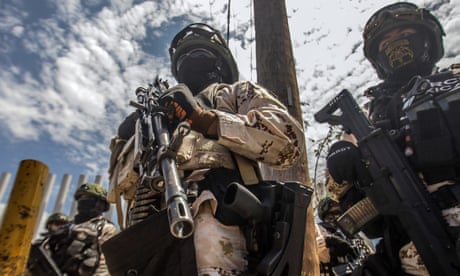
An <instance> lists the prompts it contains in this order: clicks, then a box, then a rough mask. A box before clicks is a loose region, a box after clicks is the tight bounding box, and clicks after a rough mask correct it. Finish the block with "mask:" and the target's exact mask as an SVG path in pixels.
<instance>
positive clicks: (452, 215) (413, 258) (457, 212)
mask: <svg viewBox="0 0 460 276" xmlns="http://www.w3.org/2000/svg"><path fill="white" fill-rule="evenodd" d="M442 214H443V216H444V219H445V220H446V221H447V223H448V224H449V226H460V205H457V206H455V207H453V208H449V209H445V210H443V211H442ZM399 258H400V260H401V267H402V269H403V271H404V272H406V273H408V274H410V275H417V276H418V275H420V276H429V275H430V274H429V273H428V270H427V269H426V267H425V265H424V263H423V261H422V257H421V256H420V254H419V253H418V252H417V249H416V248H415V245H414V243H413V242H410V243H408V244H406V245H404V246H403V247H402V248H401V249H400V250H399Z"/></svg>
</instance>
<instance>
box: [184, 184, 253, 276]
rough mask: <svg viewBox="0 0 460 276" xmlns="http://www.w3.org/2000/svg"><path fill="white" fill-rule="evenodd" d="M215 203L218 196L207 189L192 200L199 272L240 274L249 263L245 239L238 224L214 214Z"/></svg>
mask: <svg viewBox="0 0 460 276" xmlns="http://www.w3.org/2000/svg"><path fill="white" fill-rule="evenodd" d="M216 207H217V200H216V199H215V198H214V196H213V195H212V193H211V192H209V191H206V190H205V191H203V192H202V193H201V195H200V196H199V197H198V199H197V200H195V202H194V203H193V207H192V209H193V210H194V214H193V216H194V221H195V235H194V242H195V252H196V264H197V270H198V275H207V276H218V275H225V276H232V275H239V274H241V273H242V272H243V271H244V270H246V268H247V265H248V262H247V261H246V259H245V257H246V255H247V253H248V252H247V250H246V240H245V238H244V235H243V233H242V231H241V230H240V229H239V227H238V226H228V225H224V224H222V223H220V222H219V221H218V220H217V219H215V218H214V214H215V211H216Z"/></svg>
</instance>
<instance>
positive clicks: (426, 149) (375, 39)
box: [327, 2, 460, 275]
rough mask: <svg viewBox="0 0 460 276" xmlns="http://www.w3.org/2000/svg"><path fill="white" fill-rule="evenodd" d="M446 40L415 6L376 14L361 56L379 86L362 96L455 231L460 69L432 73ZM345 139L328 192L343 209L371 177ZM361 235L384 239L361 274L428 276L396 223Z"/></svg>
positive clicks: (331, 165)
mask: <svg viewBox="0 0 460 276" xmlns="http://www.w3.org/2000/svg"><path fill="white" fill-rule="evenodd" d="M444 35H445V34H444V31H443V28H442V26H441V24H440V23H439V21H438V19H437V18H436V17H435V16H434V15H433V14H432V13H430V12H429V11H428V10H426V9H423V8H419V7H417V6H416V5H415V4H412V3H407V2H399V3H394V4H391V5H388V6H385V7H383V8H381V9H380V10H378V11H377V12H376V13H374V14H373V15H372V16H371V18H370V19H369V20H368V22H367V23H366V26H365V28H364V34H363V37H364V54H365V56H366V58H367V59H368V60H369V61H370V62H371V63H372V65H373V67H374V68H375V70H376V71H377V74H378V77H379V78H380V79H381V80H382V82H381V83H380V84H378V85H376V86H374V87H370V88H369V89H367V90H366V92H365V95H366V96H368V97H369V99H370V104H369V112H368V114H369V118H370V120H371V121H372V122H373V123H374V125H375V126H376V127H379V128H383V129H385V130H388V131H389V133H392V134H393V137H392V138H394V140H395V141H396V143H397V144H398V146H399V147H400V149H401V151H402V153H403V154H404V155H405V156H406V157H407V159H408V161H409V162H410V164H411V166H413V169H414V170H415V171H416V172H417V173H418V175H420V177H421V179H422V181H423V183H424V184H426V187H427V189H428V191H429V192H430V193H431V195H432V196H433V198H434V200H435V201H436V203H437V204H438V206H439V208H440V209H441V210H442V214H443V216H444V218H445V219H446V221H447V223H448V224H449V225H450V226H458V225H460V221H459V219H458V218H459V217H460V216H459V214H460V206H459V201H458V199H459V195H458V192H456V191H458V188H459V178H460V170H459V169H460V158H459V157H460V151H459V149H460V147H459V145H460V136H459V125H460V124H459V121H458V118H459V115H460V114H459V113H458V110H459V109H458V108H454V106H458V104H459V101H458V100H456V99H455V98H456V97H457V98H458V92H459V91H460V89H459V87H460V85H459V84H460V75H459V68H460V66H459V65H458V64H454V65H452V66H450V67H449V68H447V69H444V70H438V68H437V67H436V66H435V64H436V63H437V62H438V61H439V60H440V59H441V58H442V57H443V54H444V48H443V39H442V37H443V36H444ZM422 84H423V85H422ZM441 103H442V104H441ZM349 138H350V139H349V140H348V141H339V142H337V143H335V144H334V145H332V146H331V148H330V152H329V155H328V158H327V166H328V169H329V172H330V174H331V176H332V177H333V178H334V180H335V183H331V185H330V186H329V190H330V191H332V192H333V193H334V195H335V196H336V197H337V198H339V200H340V204H341V206H343V207H344V208H345V209H347V208H348V207H349V206H351V205H353V204H354V203H356V202H357V201H358V200H359V199H361V198H363V196H364V193H363V191H361V190H359V189H358V188H357V187H358V186H359V185H353V183H365V179H366V178H367V177H368V173H367V171H366V167H365V165H364V164H363V162H362V161H361V157H360V152H359V150H358V148H357V147H356V143H355V141H353V137H349ZM366 230H367V232H366V233H367V234H368V236H369V237H372V238H378V237H379V238H381V237H383V239H382V240H381V242H380V243H379V245H378V246H377V254H375V255H374V256H373V258H369V262H368V264H367V265H365V266H364V268H363V269H361V270H360V272H361V273H363V274H364V275H367V274H366V273H371V272H373V273H380V274H378V275H387V274H388V275H396V274H401V273H403V272H404V273H408V274H411V275H428V271H427V269H426V267H425V265H424V263H423V260H422V259H421V257H420V255H419V253H418V252H417V250H416V248H415V246H414V244H413V242H411V241H410V239H409V237H408V235H407V233H406V232H405V230H404V229H403V228H402V226H401V223H400V222H399V221H397V220H395V218H392V217H382V216H380V217H379V218H377V219H375V220H374V221H372V222H370V223H368V224H367V225H366Z"/></svg>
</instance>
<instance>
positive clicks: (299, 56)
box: [0, 0, 460, 205]
mask: <svg viewBox="0 0 460 276" xmlns="http://www.w3.org/2000/svg"><path fill="white" fill-rule="evenodd" d="M286 2H287V13H288V16H289V24H290V31H291V37H292V41H293V47H294V55H295V60H296V67H297V78H298V82H299V88H300V93H301V100H302V102H303V103H304V105H303V111H304V119H305V121H306V122H307V126H306V137H307V139H308V156H309V163H310V171H311V172H310V174H313V172H312V164H314V162H315V160H314V159H315V156H314V154H313V152H314V150H315V148H316V147H317V145H318V143H319V141H320V140H321V139H322V138H323V137H324V136H325V135H326V132H327V126H324V125H318V124H317V123H315V122H314V121H313V119H312V115H313V113H314V112H315V111H317V110H318V109H320V108H321V107H322V106H323V105H324V104H325V102H326V101H327V100H329V99H331V98H332V97H333V96H334V95H335V94H336V93H338V92H339V91H340V90H342V89H343V88H348V89H350V90H351V91H353V93H354V94H355V95H356V96H357V97H358V95H361V94H362V92H363V91H364V88H365V87H366V86H369V85H373V84H376V83H377V81H378V80H377V78H376V76H375V73H374V71H373V69H372V68H371V66H370V64H369V63H368V62H367V61H366V60H365V59H364V57H363V54H362V42H361V32H362V29H363V25H364V23H365V22H366V20H367V19H368V17H369V16H370V15H371V14H372V13H373V12H374V11H375V10H377V9H378V8H380V7H382V6H383V5H385V4H389V3H392V2H394V1H384V0H379V1H378V0H348V1H346V0H328V1H319V0H317V1H305V0H287V1H286ZM414 3H416V4H419V5H421V6H424V7H428V8H429V9H431V10H433V13H434V14H436V15H438V16H439V18H440V21H441V22H442V23H443V24H444V27H445V31H446V33H447V34H448V35H447V37H446V39H445V49H446V58H445V59H444V60H442V61H441V62H440V65H441V66H445V65H449V64H450V63H453V62H455V61H457V62H459V60H458V59H457V57H458V55H459V53H460V5H459V4H460V0H451V1H448V0H436V1H418V0H417V1H414ZM227 4H228V1H225V0H190V1H185V0H165V1H160V0H156V1H139V0H137V1H135V0H132V1H127V0H112V1H109V0H67V1H58V0H43V1H26V0H0V152H1V154H0V173H1V172H10V173H12V174H13V177H12V180H11V181H10V182H13V180H14V174H15V172H16V171H17V168H18V165H19V162H20V161H21V160H23V159H35V160H39V161H42V162H44V163H45V164H46V165H48V167H49V169H50V172H52V173H55V174H56V175H57V182H60V179H61V177H62V176H63V174H64V173H70V174H71V175H73V179H72V185H74V186H75V185H76V182H77V180H78V176H79V175H80V174H86V175H88V177H89V179H92V178H94V177H95V176H96V175H102V176H104V177H106V173H107V167H108V158H109V150H108V146H109V143H110V139H111V138H112V136H113V135H114V134H115V132H116V129H117V126H118V123H119V122H120V121H121V120H122V119H123V118H124V116H126V114H128V113H129V112H131V111H132V108H131V107H129V106H128V102H129V100H131V99H134V90H135V89H136V88H137V87H138V86H145V85H146V84H147V83H148V82H149V81H151V80H152V79H153V78H154V77H155V76H156V75H160V76H162V77H163V78H164V79H168V80H169V82H170V84H174V80H173V78H172V76H171V74H170V72H169V67H170V64H169V59H168V56H167V49H168V46H169V42H170V41H171V39H172V37H173V36H174V34H175V33H176V32H177V31H179V30H180V29H182V28H183V27H184V26H185V25H187V24H189V23H192V22H204V23H208V24H210V25H212V26H214V27H216V28H217V29H219V30H221V31H222V32H223V34H224V36H225V37H226V35H227V33H226V30H227V12H228V5H227ZM252 8H253V7H252V5H251V2H250V1H244V0H233V1H231V6H230V15H231V19H230V25H229V26H230V41H229V46H230V48H231V50H232V51H233V53H234V55H235V58H236V60H237V63H238V65H239V70H240V74H241V79H246V80H253V81H257V80H256V72H255V64H256V62H255V44H254V36H255V34H254V29H253V24H252V22H253V18H252ZM251 68H253V69H251ZM105 184H107V183H105ZM57 189H58V187H54V190H53V195H54V194H56V191H57ZM70 189H71V190H72V191H73V190H74V189H75V187H73V186H72V187H71V188H70ZM8 190H9V188H8V189H7V193H8ZM5 201H6V197H4V198H3V200H2V202H5ZM50 205H51V204H50Z"/></svg>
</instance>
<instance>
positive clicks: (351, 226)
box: [337, 183, 460, 237]
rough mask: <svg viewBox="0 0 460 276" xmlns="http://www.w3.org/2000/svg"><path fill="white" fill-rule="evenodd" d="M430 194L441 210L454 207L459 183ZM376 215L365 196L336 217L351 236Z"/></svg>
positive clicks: (459, 190)
mask: <svg viewBox="0 0 460 276" xmlns="http://www.w3.org/2000/svg"><path fill="white" fill-rule="evenodd" d="M430 195H431V196H432V198H433V200H434V201H435V202H436V204H437V205H438V206H439V209H441V210H444V209H448V208H452V207H455V206H457V205H459V204H460V183H455V184H450V185H444V186H442V187H440V188H439V189H438V190H436V191H434V192H432V193H430ZM378 215H379V211H378V210H377V209H376V207H375V206H374V204H373V203H372V202H371V200H370V198H369V197H365V198H364V199H362V200H360V201H358V202H357V203H355V204H354V205H353V206H352V207H350V208H349V209H348V210H347V211H346V212H344V213H343V214H342V215H341V216H340V217H339V218H338V219H337V225H338V226H339V227H340V229H341V230H342V231H343V232H344V233H345V234H346V235H348V236H350V237H351V236H354V235H355V234H356V233H358V232H359V231H361V229H363V227H364V226H366V225H367V224H368V223H370V222H372V221H373V220H374V219H376V218H377V216H378Z"/></svg>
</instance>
